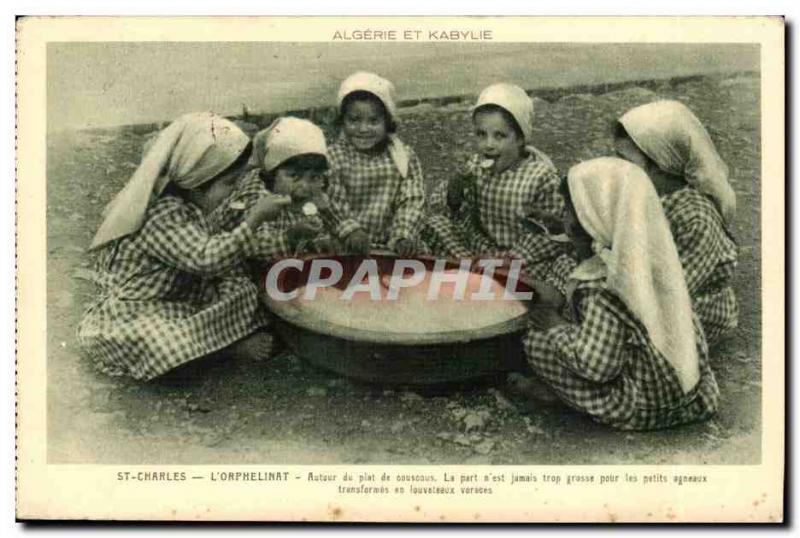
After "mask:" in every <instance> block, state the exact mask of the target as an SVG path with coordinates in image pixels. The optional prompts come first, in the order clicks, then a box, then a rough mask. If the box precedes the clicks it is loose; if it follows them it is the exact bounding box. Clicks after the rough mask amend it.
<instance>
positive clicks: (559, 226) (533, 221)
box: [523, 210, 564, 235]
mask: <svg viewBox="0 0 800 538" xmlns="http://www.w3.org/2000/svg"><path fill="white" fill-rule="evenodd" d="M523 222H524V223H525V226H526V227H527V228H529V229H531V230H532V231H535V232H543V231H544V230H542V228H541V226H544V227H545V228H547V231H548V232H549V233H550V234H551V235H558V234H562V233H564V221H563V220H562V219H561V216H560V215H552V214H550V213H545V212H543V211H536V210H533V211H529V212H527V214H526V215H525V220H524V221H523ZM537 223H538V224H537ZM540 225H541V226H540Z"/></svg>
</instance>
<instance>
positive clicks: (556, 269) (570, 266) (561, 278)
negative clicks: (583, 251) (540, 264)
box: [545, 254, 578, 295]
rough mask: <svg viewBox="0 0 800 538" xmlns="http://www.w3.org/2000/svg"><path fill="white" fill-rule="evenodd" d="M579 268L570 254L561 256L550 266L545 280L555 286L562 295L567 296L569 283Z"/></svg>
mask: <svg viewBox="0 0 800 538" xmlns="http://www.w3.org/2000/svg"><path fill="white" fill-rule="evenodd" d="M577 266H578V261H577V260H576V259H575V258H573V257H572V256H570V255H569V254H561V255H559V256H558V257H557V258H556V259H555V261H553V263H552V264H551V265H550V269H549V270H548V271H547V275H546V276H545V280H546V281H547V282H549V283H550V284H552V285H553V286H555V287H556V288H557V289H558V291H559V292H561V295H566V294H567V281H568V280H569V276H570V275H571V274H572V272H573V271H574V270H575V268H576V267H577Z"/></svg>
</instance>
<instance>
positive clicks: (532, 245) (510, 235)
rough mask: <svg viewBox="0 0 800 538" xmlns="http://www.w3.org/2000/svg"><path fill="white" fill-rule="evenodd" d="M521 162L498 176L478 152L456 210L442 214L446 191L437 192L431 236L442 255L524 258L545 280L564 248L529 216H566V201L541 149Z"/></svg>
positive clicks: (427, 231)
mask: <svg viewBox="0 0 800 538" xmlns="http://www.w3.org/2000/svg"><path fill="white" fill-rule="evenodd" d="M530 149H531V150H532V151H531V152H530V153H529V154H528V155H527V156H526V157H524V158H523V159H522V161H521V162H519V163H518V164H517V165H516V166H514V167H512V168H510V169H508V170H505V171H503V172H502V173H500V174H494V173H492V172H491V171H488V170H484V169H482V168H481V167H480V166H479V162H480V161H481V160H482V159H481V157H480V156H479V155H473V156H472V158H471V159H470V161H469V162H468V163H467V167H466V168H467V170H466V171H467V174H468V176H469V178H470V179H469V180H468V183H467V186H466V188H465V190H464V201H463V203H462V206H461V208H459V209H458V210H457V211H455V213H454V214H450V215H449V216H445V215H444V214H442V209H441V206H442V201H441V200H442V198H443V197H444V194H443V193H442V190H445V189H446V185H443V186H442V187H440V189H442V190H440V191H439V193H437V194H434V197H433V200H432V206H433V210H432V212H431V215H430V216H429V217H428V219H427V223H426V224H427V225H426V229H425V239H426V241H427V242H428V244H429V247H430V248H431V250H433V252H435V253H436V254H440V255H443V256H448V257H453V258H470V257H471V258H477V257H495V258H519V259H522V260H524V261H525V271H526V272H527V273H528V274H529V275H530V276H532V277H535V278H544V277H545V275H546V274H547V272H548V271H549V267H550V264H551V263H552V261H553V260H554V259H555V258H556V257H557V256H559V255H560V254H561V253H562V252H563V247H562V246H561V245H560V244H559V243H557V242H555V241H553V240H551V239H550V238H549V237H548V235H547V234H546V233H545V231H544V230H543V229H539V228H538V227H537V226H536V225H535V224H533V223H532V222H531V221H530V219H528V218H527V216H528V215H529V214H530V213H531V212H533V211H538V212H542V213H549V214H551V215H554V216H556V217H560V216H561V213H562V211H563V208H564V200H563V198H562V197H561V195H560V194H559V192H558V188H559V184H560V182H561V180H560V178H559V176H558V173H557V172H556V169H555V166H553V163H552V161H551V160H550V159H549V157H547V156H546V155H545V154H543V153H541V152H540V151H539V150H536V149H534V148H530Z"/></svg>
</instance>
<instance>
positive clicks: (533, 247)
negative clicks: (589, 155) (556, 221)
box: [510, 166, 564, 265]
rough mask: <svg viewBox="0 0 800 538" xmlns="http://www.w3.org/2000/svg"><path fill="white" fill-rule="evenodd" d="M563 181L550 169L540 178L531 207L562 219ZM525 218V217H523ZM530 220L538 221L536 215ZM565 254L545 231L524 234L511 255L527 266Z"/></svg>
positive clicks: (530, 203) (512, 249)
mask: <svg viewBox="0 0 800 538" xmlns="http://www.w3.org/2000/svg"><path fill="white" fill-rule="evenodd" d="M560 182H561V179H560V178H559V177H558V174H557V173H556V171H555V169H554V168H552V166H551V167H549V169H547V170H546V171H545V172H544V174H543V177H541V178H540V183H541V186H540V187H539V188H537V189H536V191H535V193H534V195H533V197H532V199H531V201H530V202H529V203H528V206H529V207H535V208H536V209H537V211H539V212H542V213H547V214H549V215H552V216H553V217H555V218H560V217H561V214H562V213H563V211H564V198H563V197H562V196H561V194H560V193H559V192H558V187H559V184H560ZM523 218H525V217H523ZM530 220H537V219H536V216H535V215H532V216H531V217H530ZM562 253H563V249H562V247H561V245H560V244H559V243H558V242H556V241H553V240H552V239H551V238H550V237H549V235H548V234H547V233H546V232H545V231H544V230H535V231H530V232H528V233H525V234H523V235H522V236H521V237H520V238H519V239H518V240H517V241H516V242H515V243H514V245H513V246H512V248H511V251H510V254H511V255H512V256H513V257H517V258H522V259H523V260H525V262H526V263H527V264H530V265H533V264H535V263H538V262H541V261H544V260H548V259H553V258H556V257H558V256H559V255H560V254H562Z"/></svg>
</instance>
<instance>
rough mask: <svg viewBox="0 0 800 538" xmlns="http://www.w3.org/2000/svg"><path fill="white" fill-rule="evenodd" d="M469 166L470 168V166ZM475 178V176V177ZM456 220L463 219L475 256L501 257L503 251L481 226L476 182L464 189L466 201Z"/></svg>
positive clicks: (465, 235)
mask: <svg viewBox="0 0 800 538" xmlns="http://www.w3.org/2000/svg"><path fill="white" fill-rule="evenodd" d="M470 162H471V161H470ZM467 166H470V164H468V165H467ZM473 177H474V176H473ZM453 216H454V218H461V219H463V222H462V226H463V234H464V237H465V238H466V239H467V240H468V241H469V248H470V250H471V251H472V252H473V253H474V254H479V255H480V254H482V255H490V256H500V257H502V256H501V254H502V252H501V251H502V249H501V248H500V246H499V245H498V244H497V243H496V242H495V241H494V239H492V238H491V237H489V235H488V234H487V233H486V231H484V229H483V226H481V219H480V210H479V208H478V191H477V185H476V184H475V181H474V180H472V181H469V182H468V183H467V185H466V186H465V189H464V200H463V202H462V204H461V208H460V209H459V211H458V214H457V215H455V214H454V215H453Z"/></svg>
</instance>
